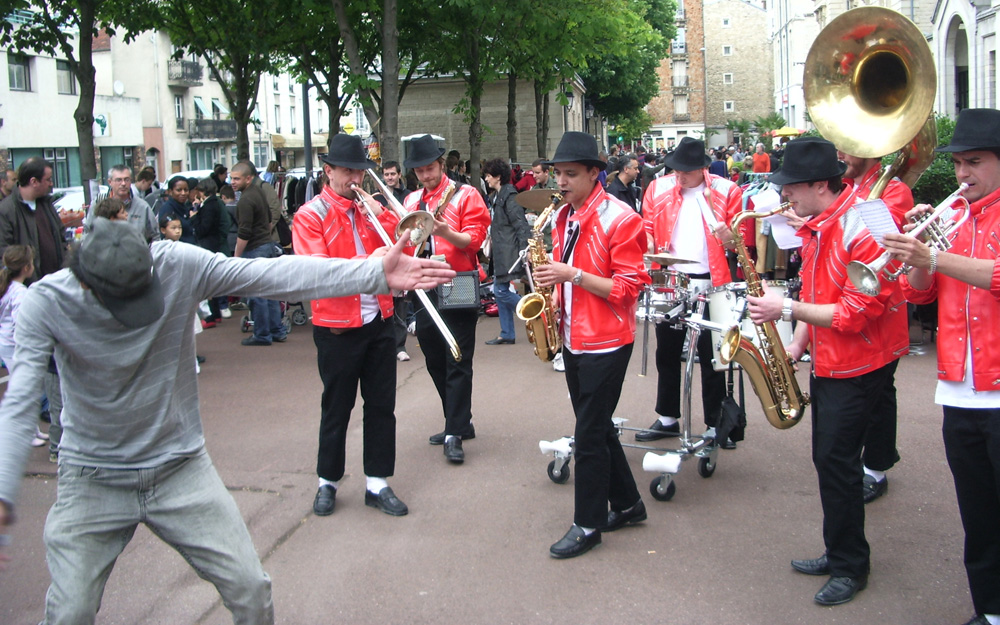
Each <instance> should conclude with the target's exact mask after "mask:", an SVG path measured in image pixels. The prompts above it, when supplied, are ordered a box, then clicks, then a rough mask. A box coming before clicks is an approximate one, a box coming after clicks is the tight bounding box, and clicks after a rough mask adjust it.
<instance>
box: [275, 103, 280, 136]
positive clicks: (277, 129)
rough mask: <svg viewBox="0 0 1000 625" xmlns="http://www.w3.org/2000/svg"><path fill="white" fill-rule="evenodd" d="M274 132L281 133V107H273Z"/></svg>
mask: <svg viewBox="0 0 1000 625" xmlns="http://www.w3.org/2000/svg"><path fill="white" fill-rule="evenodd" d="M274 132H277V133H280V132H281V107H280V106H278V105H277V104H275V105H274Z"/></svg>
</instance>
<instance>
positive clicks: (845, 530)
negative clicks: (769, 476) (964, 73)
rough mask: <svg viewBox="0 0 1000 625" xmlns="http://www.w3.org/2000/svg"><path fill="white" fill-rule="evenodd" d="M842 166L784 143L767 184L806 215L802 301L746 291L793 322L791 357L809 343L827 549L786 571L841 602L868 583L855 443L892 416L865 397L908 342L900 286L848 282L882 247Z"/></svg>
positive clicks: (760, 319) (832, 155)
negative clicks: (873, 291) (820, 578)
mask: <svg viewBox="0 0 1000 625" xmlns="http://www.w3.org/2000/svg"><path fill="white" fill-rule="evenodd" d="M845 170H846V166H845V165H844V164H843V163H841V162H840V161H838V160H837V150H836V148H835V147H834V145H833V144H832V143H830V142H829V141H826V140H824V139H819V138H817V137H802V138H799V139H793V140H792V141H790V142H789V143H788V144H787V147H786V148H785V159H784V165H783V166H782V168H781V170H780V171H779V172H777V173H775V174H773V175H772V176H771V182H773V183H775V184H779V185H782V195H784V197H785V199H786V200H787V201H789V202H791V203H792V204H793V206H794V209H795V213H796V215H798V217H800V218H803V219H806V222H805V224H804V225H803V226H802V227H801V228H800V229H799V230H798V235H799V236H800V237H802V240H803V243H802V271H801V276H802V292H801V300H800V301H793V300H791V299H790V298H785V297H784V295H783V294H782V293H780V292H778V291H776V290H770V291H769V290H766V289H765V293H764V295H763V296H762V297H753V296H748V297H747V301H748V302H749V309H750V318H751V319H752V320H753V321H754V323H764V322H767V321H775V320H777V319H779V318H784V319H786V320H792V319H795V320H797V321H799V322H800V323H799V324H798V327H797V328H796V330H795V338H794V339H793V341H792V342H791V343H790V344H788V345H786V346H785V347H786V348H787V350H788V352H789V353H790V356H791V357H792V358H794V359H798V358H800V357H801V356H802V353H803V352H804V351H805V349H806V347H808V346H809V345H811V346H812V366H813V371H812V375H811V376H810V392H811V395H812V404H813V409H812V431H813V464H814V465H815V467H816V473H817V476H818V478H819V492H820V500H821V503H822V505H823V542H824V544H825V546H826V551H825V553H823V554H822V555H821V556H820V557H818V558H814V559H809V560H793V561H792V567H793V568H794V569H795V570H797V571H799V572H801V573H805V574H807V575H824V576H826V575H828V576H829V579H828V580H827V582H826V584H824V585H823V587H822V588H821V589H820V591H819V592H818V593H816V595H815V597H814V600H815V601H816V603H819V604H821V605H838V604H841V603H847V602H848V601H851V600H852V599H854V597H855V595H856V594H857V593H858V591H860V590H862V589H864V587H865V586H866V585H867V583H868V571H869V568H870V549H869V546H868V541H867V540H866V539H865V527H864V525H865V510H864V499H863V493H862V481H863V480H862V475H863V473H862V470H861V448H862V445H863V443H864V437H865V432H866V431H867V430H868V428H870V427H872V425H873V423H875V422H876V421H877V420H879V419H885V418H890V417H891V418H893V419H895V413H894V412H893V413H892V414H891V415H890V414H885V413H882V412H877V411H872V410H870V403H871V398H872V397H876V396H877V395H878V394H879V393H880V392H881V391H882V389H883V387H884V386H885V385H886V384H887V383H888V381H889V380H890V379H891V377H892V374H893V372H894V371H895V369H896V363H897V361H898V359H899V357H900V356H902V355H903V354H905V353H906V352H907V346H908V344H909V337H908V332H907V323H906V304H905V302H904V301H903V298H902V295H901V294H900V292H899V287H898V286H897V285H896V284H895V283H890V282H887V281H883V282H882V284H881V286H882V290H881V291H880V292H879V293H878V294H877V295H876V296H874V297H872V296H868V295H864V294H863V293H861V292H860V291H858V290H857V289H856V288H855V287H854V286H853V284H852V283H851V282H850V281H849V280H848V277H847V265H848V263H849V262H850V261H852V260H860V261H862V262H871V261H872V260H874V259H875V258H877V257H878V256H879V254H880V253H881V250H880V249H879V247H878V245H877V244H876V243H875V240H874V239H873V238H872V236H871V233H869V232H868V230H867V229H865V227H864V225H863V223H862V222H861V217H860V215H859V214H858V212H857V211H855V210H852V208H851V207H852V206H853V205H854V203H855V201H856V199H857V192H856V189H855V188H854V187H852V186H851V185H850V184H844V182H843V180H842V176H843V175H844V172H845Z"/></svg>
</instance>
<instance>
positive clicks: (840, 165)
mask: <svg viewBox="0 0 1000 625" xmlns="http://www.w3.org/2000/svg"><path fill="white" fill-rule="evenodd" d="M837 169H838V170H840V171H838V172H834V173H831V174H830V175H821V176H816V175H815V174H810V175H809V176H803V175H801V174H795V173H788V172H785V171H782V170H781V169H779V170H778V171H776V172H774V173H773V174H771V176H770V178H768V179H767V180H768V182H770V183H771V184H776V185H783V184H797V183H800V182H816V181H817V180H827V179H829V178H833V177H835V176H843V175H844V173H845V172H846V171H847V163H845V162H843V161H837Z"/></svg>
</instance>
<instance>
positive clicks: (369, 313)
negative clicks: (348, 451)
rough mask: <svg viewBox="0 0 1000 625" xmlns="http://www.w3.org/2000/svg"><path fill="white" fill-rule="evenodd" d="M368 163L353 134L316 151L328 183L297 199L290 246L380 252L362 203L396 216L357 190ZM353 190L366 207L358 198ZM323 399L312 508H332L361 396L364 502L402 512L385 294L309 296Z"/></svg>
mask: <svg viewBox="0 0 1000 625" xmlns="http://www.w3.org/2000/svg"><path fill="white" fill-rule="evenodd" d="M371 167H375V163H373V162H372V161H370V160H368V156H367V154H366V153H365V149H364V144H363V143H362V142H361V139H360V138H359V137H356V136H351V135H345V134H338V135H336V136H334V137H333V140H332V141H331V142H330V152H329V154H327V155H326V156H324V157H323V173H325V174H326V179H327V181H328V182H327V184H326V186H325V187H323V191H322V193H321V194H320V195H319V196H318V197H316V198H314V199H312V200H311V201H310V202H308V203H307V204H305V205H304V206H302V208H300V209H299V210H298V212H297V213H296V214H295V221H294V222H293V224H292V242H293V245H294V247H295V253H296V254H299V255H303V256H315V257H320V258H363V257H366V256H373V255H380V254H382V253H384V248H383V246H384V245H385V243H384V242H383V240H382V239H381V238H380V235H379V233H378V231H377V230H376V227H375V225H374V224H373V223H372V222H371V217H370V215H371V214H372V213H370V212H369V208H370V210H371V211H373V214H374V215H377V218H378V220H379V221H380V222H381V224H382V226H383V227H384V228H385V230H386V231H387V232H395V230H396V224H397V223H398V222H399V216H397V215H396V214H395V213H394V212H393V211H391V210H382V207H381V205H380V204H379V203H378V202H376V201H374V200H373V198H372V197H371V196H369V195H367V194H366V193H364V191H362V190H361V182H362V180H363V179H364V174H365V170H366V169H368V168H371ZM358 193H361V194H363V195H362V197H365V198H366V199H367V204H368V207H369V208H366V207H364V206H361V204H360V203H359V202H358V201H357V198H358V195H357V194H358ZM312 314H313V316H312V323H313V341H314V342H315V343H316V352H317V361H318V363H319V377H320V379H321V380H322V381H323V399H322V409H321V413H320V424H319V452H318V457H317V461H316V473H317V475H318V476H319V488H318V490H317V491H316V497H315V499H314V500H313V512H314V513H315V514H317V515H318V516H327V515H329V514H332V513H333V510H334V506H335V504H336V497H337V489H338V488H339V486H340V480H341V478H343V477H344V470H345V449H344V448H345V445H346V441H347V426H348V423H349V422H350V419H351V410H352V409H353V408H354V404H355V402H356V400H357V395H358V384H359V383H360V385H361V389H362V397H363V398H364V430H365V434H364V446H365V451H364V471H365V479H366V490H365V504H366V505H368V506H372V507H375V508H378V509H380V510H382V511H383V512H385V513H386V514H390V515H393V516H402V515H404V514H406V513H407V507H406V504H404V503H403V502H402V501H400V500H399V498H398V497H396V495H395V494H394V493H393V491H392V488H390V487H389V484H388V482H387V481H386V479H387V478H388V477H390V476H392V474H393V471H394V469H395V463H396V415H395V413H394V411H395V409H396V358H395V355H396V349H395V347H396V339H395V334H394V332H393V299H392V295H352V296H349V297H336V298H327V299H318V300H313V301H312Z"/></svg>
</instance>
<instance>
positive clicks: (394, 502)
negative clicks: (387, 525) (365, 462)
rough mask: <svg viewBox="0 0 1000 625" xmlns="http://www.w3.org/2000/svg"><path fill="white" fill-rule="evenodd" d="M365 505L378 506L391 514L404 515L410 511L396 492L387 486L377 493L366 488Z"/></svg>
mask: <svg viewBox="0 0 1000 625" xmlns="http://www.w3.org/2000/svg"><path fill="white" fill-rule="evenodd" d="M365 505H366V506H371V507H372V508H378V509H379V510H381V511H382V512H385V513H386V514H388V515H391V516H404V515H405V514H406V513H407V512H409V511H410V509H409V508H407V507H406V504H405V503H403V502H402V501H400V500H399V497H397V496H396V493H394V492H392V489H391V488H389V487H388V486H386V487H385V488H383V489H382V490H380V491H379V492H378V494H377V495H376V494H375V493H373V492H371V491H370V490H366V491H365Z"/></svg>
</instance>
